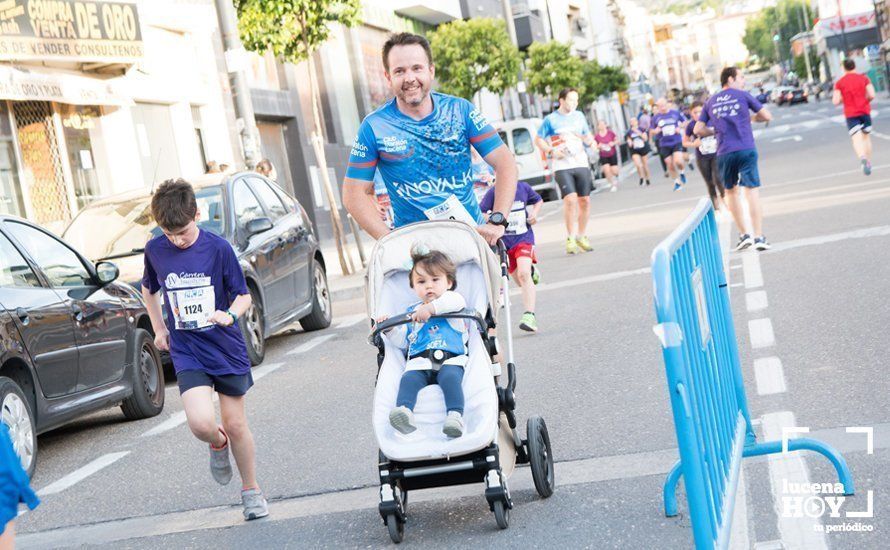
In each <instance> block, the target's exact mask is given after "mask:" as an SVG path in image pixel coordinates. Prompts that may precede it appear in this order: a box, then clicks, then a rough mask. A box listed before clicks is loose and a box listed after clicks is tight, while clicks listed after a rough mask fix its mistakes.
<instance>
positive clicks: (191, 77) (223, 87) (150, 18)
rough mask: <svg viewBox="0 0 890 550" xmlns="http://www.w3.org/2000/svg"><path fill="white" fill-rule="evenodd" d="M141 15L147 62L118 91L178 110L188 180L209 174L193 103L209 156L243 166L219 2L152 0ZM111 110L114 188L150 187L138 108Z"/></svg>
mask: <svg viewBox="0 0 890 550" xmlns="http://www.w3.org/2000/svg"><path fill="white" fill-rule="evenodd" d="M139 16H140V19H141V21H142V32H143V40H144V42H145V58H144V60H143V61H142V62H141V63H140V64H139V65H138V66H137V67H135V68H133V69H130V71H128V73H127V74H126V75H125V76H123V77H120V78H119V79H118V80H119V82H120V85H119V86H118V88H119V89H120V90H121V92H122V93H123V94H125V95H127V96H128V97H130V98H131V99H132V100H133V101H135V102H139V103H155V104H160V105H165V106H167V107H168V108H169V109H170V118H171V121H172V124H173V136H172V138H173V144H175V147H176V153H177V156H178V159H179V166H180V170H181V174H182V176H183V177H186V178H187V177H190V176H194V175H197V174H200V173H201V172H202V171H203V166H202V163H201V155H200V150H199V148H198V142H197V138H196V134H195V124H194V122H195V121H194V120H193V118H192V112H191V108H192V106H195V107H198V109H199V112H200V115H201V119H202V130H203V131H202V137H203V139H204V148H205V152H206V156H207V158H208V159H214V160H220V161H223V162H230V163H233V162H235V163H237V162H238V161H239V160H240V158H242V156H241V155H240V151H239V149H238V144H233V143H232V140H231V139H230V135H231V134H230V132H229V128H228V122H227V117H226V111H225V104H224V102H225V101H230V91H229V90H228V81H227V79H226V78H225V74H224V73H220V71H219V69H218V66H217V62H216V56H215V48H214V40H219V39H220V38H219V34H218V19H217V16H216V10H215V6H214V4H213V2H212V1H211V0H204V1H202V0H196V1H194V2H192V3H183V2H179V1H176V0H152V1H151V2H142V3H140V5H139ZM103 113H104V114H103V116H102V118H101V125H102V132H103V137H104V139H103V140H101V143H100V145H99V147H101V149H102V151H101V156H103V157H104V158H105V159H106V160H105V163H106V165H107V166H108V178H109V180H110V189H107V190H108V191H109V192H110V193H117V192H121V191H125V190H128V189H133V188H138V187H144V185H145V183H144V181H143V178H142V177H141V176H140V174H141V172H140V169H141V162H142V161H141V159H142V155H141V152H140V146H139V136H138V135H137V132H136V127H135V123H134V119H133V116H132V111H131V109H130V108H129V107H121V108H105V109H104V110H103ZM94 145H95V144H94ZM99 155H100V153H99V152H97V156H99ZM106 187H108V183H107V182H106Z"/></svg>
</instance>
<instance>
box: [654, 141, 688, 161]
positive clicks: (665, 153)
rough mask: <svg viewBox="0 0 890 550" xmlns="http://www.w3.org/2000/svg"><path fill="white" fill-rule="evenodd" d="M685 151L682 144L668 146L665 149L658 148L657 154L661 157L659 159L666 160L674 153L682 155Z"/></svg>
mask: <svg viewBox="0 0 890 550" xmlns="http://www.w3.org/2000/svg"><path fill="white" fill-rule="evenodd" d="M685 150H686V149H684V148H683V144H682V143H678V144H676V145H668V146H667V147H662V146H661V145H659V146H658V154H659V155H661V158H663V159H666V158H668V157H669V156H671V155H673V154H674V153H682V152H683V151H685Z"/></svg>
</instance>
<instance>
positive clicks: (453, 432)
mask: <svg viewBox="0 0 890 550" xmlns="http://www.w3.org/2000/svg"><path fill="white" fill-rule="evenodd" d="M442 433H444V434H445V435H447V436H448V437H460V436H462V435H464V419H463V416H462V415H461V414H460V413H459V412H457V411H449V412H448V418H446V419H445V425H443V426H442Z"/></svg>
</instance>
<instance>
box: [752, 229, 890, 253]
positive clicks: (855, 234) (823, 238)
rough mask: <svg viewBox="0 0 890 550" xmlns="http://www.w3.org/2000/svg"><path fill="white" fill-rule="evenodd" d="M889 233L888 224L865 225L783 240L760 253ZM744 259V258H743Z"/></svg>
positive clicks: (880, 235) (882, 235)
mask: <svg viewBox="0 0 890 550" xmlns="http://www.w3.org/2000/svg"><path fill="white" fill-rule="evenodd" d="M887 235H890V225H879V226H875V227H867V228H865V229H857V230H855V231H844V232H841V233H831V234H829V235H819V236H817V237H808V238H806V239H796V240H793V241H784V242H779V243H776V244H774V245H772V248H771V249H770V250H766V251H764V252H761V254H775V253H776V252H783V251H785V250H791V249H793V248H803V247H805V246H818V245H820V244H827V243H834V242H838V241H845V240H847V239H864V238H867V237H884V236H887ZM743 259H744V258H743Z"/></svg>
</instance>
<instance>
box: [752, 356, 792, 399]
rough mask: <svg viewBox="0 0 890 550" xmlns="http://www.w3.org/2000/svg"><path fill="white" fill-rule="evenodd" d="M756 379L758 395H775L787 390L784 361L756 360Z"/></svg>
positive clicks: (772, 359) (773, 359) (767, 358)
mask: <svg viewBox="0 0 890 550" xmlns="http://www.w3.org/2000/svg"><path fill="white" fill-rule="evenodd" d="M754 379H755V380H756V381H757V394H758V395H773V394H776V393H784V392H785V391H786V390H787V388H786V386H785V372H784V369H782V360H781V359H779V358H778V357H764V358H762V359H755V360H754Z"/></svg>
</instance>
